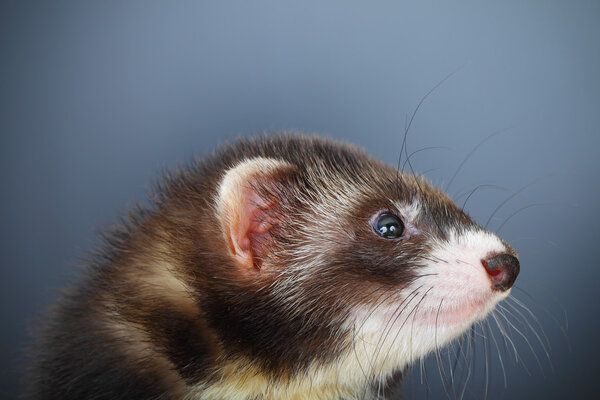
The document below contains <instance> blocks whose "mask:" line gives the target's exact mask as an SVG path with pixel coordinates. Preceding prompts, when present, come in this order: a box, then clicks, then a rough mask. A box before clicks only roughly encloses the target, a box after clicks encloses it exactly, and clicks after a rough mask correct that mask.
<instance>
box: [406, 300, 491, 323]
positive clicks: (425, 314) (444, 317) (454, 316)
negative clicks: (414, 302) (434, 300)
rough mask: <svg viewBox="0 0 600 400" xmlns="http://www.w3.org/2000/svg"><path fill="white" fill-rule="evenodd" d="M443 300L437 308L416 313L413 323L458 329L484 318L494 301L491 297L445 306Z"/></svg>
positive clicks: (428, 308) (429, 308)
mask: <svg viewBox="0 0 600 400" xmlns="http://www.w3.org/2000/svg"><path fill="white" fill-rule="evenodd" d="M445 303H446V302H445V301H444V300H440V301H439V302H438V306H437V307H435V306H434V307H427V308H424V309H422V310H421V311H420V312H418V314H419V315H417V318H415V321H416V322H418V323H419V324H420V325H426V326H430V327H438V328H439V327H458V326H463V325H470V324H472V323H473V322H475V321H477V320H480V319H482V318H484V317H485V316H486V315H487V314H488V313H489V312H490V311H491V309H492V308H493V307H494V305H495V304H496V301H494V299H493V297H491V296H490V298H482V299H477V300H471V301H469V302H465V303H463V304H458V305H457V304H456V303H454V304H451V303H450V302H449V301H448V302H447V304H445Z"/></svg>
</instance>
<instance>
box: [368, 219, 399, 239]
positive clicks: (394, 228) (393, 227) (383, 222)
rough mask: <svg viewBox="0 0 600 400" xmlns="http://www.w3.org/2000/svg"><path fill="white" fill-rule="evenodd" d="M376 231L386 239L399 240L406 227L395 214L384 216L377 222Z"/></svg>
mask: <svg viewBox="0 0 600 400" xmlns="http://www.w3.org/2000/svg"><path fill="white" fill-rule="evenodd" d="M374 228H375V231H376V232H377V233H378V234H379V235H381V236H382V237H384V238H386V239H397V238H399V237H400V236H402V232H403V231H404V225H403V224H402V221H400V218H398V217H396V216H395V215H393V214H383V215H381V216H379V218H377V221H375V226H374Z"/></svg>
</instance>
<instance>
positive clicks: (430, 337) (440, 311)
mask: <svg viewBox="0 0 600 400" xmlns="http://www.w3.org/2000/svg"><path fill="white" fill-rule="evenodd" d="M279 140H280V142H277V141H275V145H273V146H271V147H268V146H265V148H267V149H269V150H262V151H261V152H258V153H259V154H256V152H254V153H253V154H250V155H248V156H245V157H243V158H241V159H238V160H235V161H232V162H231V163H230V165H228V167H227V168H226V169H225V172H224V173H223V175H222V176H221V178H220V183H219V185H218V189H217V190H216V191H215V198H214V204H215V209H216V213H215V214H216V215H217V220H218V225H219V227H220V234H221V238H220V240H222V241H221V243H222V245H223V248H224V249H226V251H225V252H226V259H228V260H229V261H230V263H229V264H228V267H227V271H223V272H221V273H220V274H222V275H227V277H228V278H227V279H223V280H222V281H218V282H217V283H215V286H220V289H219V290H218V291H217V290H215V291H214V293H213V295H212V297H211V300H209V303H210V305H209V306H208V311H207V315H208V316H209V318H211V319H212V323H213V324H215V325H218V326H219V329H218V331H219V332H220V335H221V336H222V337H221V340H222V341H223V342H225V343H227V344H228V346H226V347H227V348H229V349H231V350H230V354H229V355H230V356H236V355H237V356H240V357H242V358H244V356H246V357H247V359H252V360H259V361H258V362H259V363H260V367H261V368H263V369H266V370H270V371H273V372H274V373H286V374H287V373H291V374H294V373H298V372H302V371H304V370H309V369H311V368H312V369H314V368H321V369H323V368H326V366H330V367H331V368H333V370H335V371H336V372H335V374H337V375H336V379H339V377H340V376H346V373H347V375H348V376H355V377H356V378H352V379H359V378H358V377H359V376H360V375H365V377H366V376H369V379H372V376H375V375H376V376H379V377H385V376H389V374H391V373H393V372H394V371H398V370H400V369H402V368H404V367H405V366H407V365H408V364H410V363H411V362H412V361H414V360H415V359H418V358H420V357H423V356H425V355H426V354H428V353H429V352H430V351H432V350H434V349H436V348H439V347H441V346H443V345H445V344H446V343H448V342H449V341H451V340H453V339H455V338H457V337H458V336H460V335H461V334H462V333H463V332H465V331H466V330H467V329H468V328H469V327H470V326H471V325H472V324H473V323H474V322H476V321H478V320H480V319H482V318H484V317H485V316H486V315H487V314H488V313H489V312H490V311H491V310H492V309H493V307H494V306H495V305H496V304H497V303H498V301H500V300H502V299H503V298H505V297H506V296H507V295H508V293H509V291H510V288H511V286H512V285H513V283H514V281H515V279H516V277H517V274H518V273H519V261H518V260H517V256H516V253H515V251H514V250H513V249H512V248H511V247H510V246H509V245H508V244H507V243H506V242H504V241H503V240H502V239H500V238H499V237H497V236H496V235H495V234H493V233H490V232H489V231H487V230H485V229H483V228H482V227H480V226H479V225H477V224H476V223H475V222H474V221H473V220H472V219H471V218H470V217H469V216H468V215H467V214H466V213H465V212H463V210H461V209H460V208H459V207H457V206H456V205H455V204H454V203H453V202H452V200H451V199H450V198H449V197H448V196H447V195H446V194H445V193H444V192H443V191H441V190H440V189H438V188H435V187H433V186H431V185H430V184H429V183H428V182H427V181H426V180H425V179H423V178H422V177H418V176H414V175H412V174H405V173H399V172H398V171H397V170H396V169H395V168H391V167H388V166H385V165H383V164H381V163H380V162H378V161H376V160H373V159H372V158H369V157H368V156H366V155H364V154H363V153H362V152H361V151H359V150H357V149H355V148H353V147H350V146H346V145H340V144H339V143H333V142H327V141H322V140H317V139H306V138H304V139H301V140H300V141H298V139H295V140H296V141H294V140H291V139H290V138H285V139H279ZM290 143H291V144H290ZM242 145H243V144H242ZM222 275H221V277H222ZM219 282H221V283H219ZM232 282H233V283H232ZM361 370H362V371H363V372H362V373H361V372H358V371H361ZM290 371H292V372H290ZM322 375H323V376H324V377H323V380H325V379H326V378H325V376H326V375H327V374H325V373H323V374H322ZM313 378H314V377H313ZM348 379H351V378H348Z"/></svg>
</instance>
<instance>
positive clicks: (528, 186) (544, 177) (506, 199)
mask: <svg viewBox="0 0 600 400" xmlns="http://www.w3.org/2000/svg"><path fill="white" fill-rule="evenodd" d="M553 176H556V174H548V175H544V176H542V177H540V178H537V179H535V180H533V181H531V182H529V183H528V184H527V185H525V186H523V187H521V188H520V189H519V190H517V191H516V192H514V193H513V194H511V195H510V196H508V197H507V198H505V199H504V200H503V201H502V202H501V203H500V204H498V206H497V207H496V208H495V209H494V211H492V214H491V215H490V217H489V218H488V220H487V221H486V223H485V225H484V226H483V227H484V228H486V229H487V227H488V225H489V224H490V222H491V221H492V218H494V216H495V215H496V213H497V212H498V211H500V209H502V207H504V205H505V204H506V203H508V202H509V201H510V200H512V199H514V198H515V197H517V196H518V195H519V194H521V193H522V192H523V191H524V190H526V189H528V188H530V187H531V186H533V185H535V184H537V183H539V182H541V181H543V180H545V179H548V178H550V177H553Z"/></svg>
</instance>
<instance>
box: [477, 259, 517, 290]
mask: <svg viewBox="0 0 600 400" xmlns="http://www.w3.org/2000/svg"><path fill="white" fill-rule="evenodd" d="M481 263H482V264H483V266H484V267H485V270H486V271H487V273H488V275H489V276H490V280H491V281H492V289H494V290H499V291H501V292H505V291H507V290H508V289H510V288H511V287H512V285H513V284H514V283H515V279H517V275H519V270H520V268H521V267H520V265H519V260H518V259H517V257H515V256H511V255H510V254H500V255H497V256H494V257H490V258H488V259H487V260H481Z"/></svg>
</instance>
